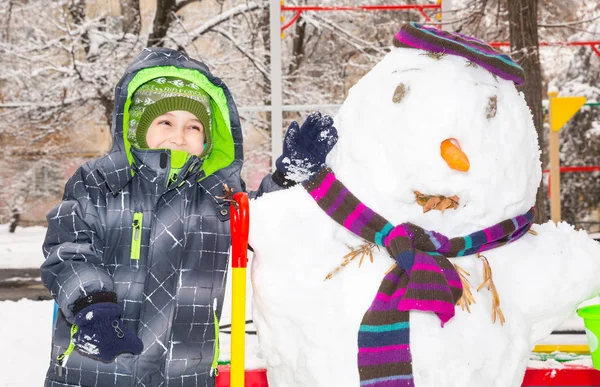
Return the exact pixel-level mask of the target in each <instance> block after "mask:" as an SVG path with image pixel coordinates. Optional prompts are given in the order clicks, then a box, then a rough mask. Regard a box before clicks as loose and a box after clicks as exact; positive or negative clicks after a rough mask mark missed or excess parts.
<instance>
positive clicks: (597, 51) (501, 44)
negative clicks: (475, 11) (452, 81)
mask: <svg viewBox="0 0 600 387" xmlns="http://www.w3.org/2000/svg"><path fill="white" fill-rule="evenodd" d="M489 44H490V46H492V47H510V42H489ZM539 44H540V46H541V47H548V46H590V47H591V48H592V50H593V51H594V53H595V54H596V55H598V56H600V49H599V48H598V47H600V41H599V40H585V41H581V42H540V43H539Z"/></svg>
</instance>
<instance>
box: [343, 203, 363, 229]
mask: <svg viewBox="0 0 600 387" xmlns="http://www.w3.org/2000/svg"><path fill="white" fill-rule="evenodd" d="M365 208H366V206H365V205H364V204H363V203H358V206H356V208H355V209H354V211H352V213H351V214H350V215H349V216H348V217H347V218H346V220H344V227H346V228H347V229H348V230H350V229H351V227H352V223H354V221H355V220H356V219H357V218H358V217H359V216H360V214H361V213H362V212H363V211H364V210H365Z"/></svg>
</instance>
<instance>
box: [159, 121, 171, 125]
mask: <svg viewBox="0 0 600 387" xmlns="http://www.w3.org/2000/svg"><path fill="white" fill-rule="evenodd" d="M158 124H159V125H169V126H171V122H170V121H168V120H161V121H158Z"/></svg>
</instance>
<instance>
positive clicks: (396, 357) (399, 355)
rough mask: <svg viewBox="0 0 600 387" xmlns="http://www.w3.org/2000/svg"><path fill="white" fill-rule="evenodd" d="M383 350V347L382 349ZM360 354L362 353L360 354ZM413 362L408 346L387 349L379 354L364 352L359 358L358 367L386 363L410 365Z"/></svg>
mask: <svg viewBox="0 0 600 387" xmlns="http://www.w3.org/2000/svg"><path fill="white" fill-rule="evenodd" d="M380 348H381V347H380ZM359 353H360V352H359ZM411 360H412V357H411V356H410V350H409V349H408V345H407V346H406V348H402V349H401V348H394V349H391V350H390V349H386V350H383V351H377V352H362V353H361V356H359V357H358V366H359V367H361V366H369V365H376V364H386V363H409V362H410V361H411Z"/></svg>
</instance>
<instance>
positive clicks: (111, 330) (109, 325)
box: [73, 302, 144, 362]
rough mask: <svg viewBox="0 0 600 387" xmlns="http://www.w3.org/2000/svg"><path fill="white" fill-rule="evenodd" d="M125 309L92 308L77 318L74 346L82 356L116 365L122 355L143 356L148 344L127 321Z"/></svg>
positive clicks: (108, 304)
mask: <svg viewBox="0 0 600 387" xmlns="http://www.w3.org/2000/svg"><path fill="white" fill-rule="evenodd" d="M120 316H121V307H120V306H119V304H115V303H112V302H100V303H97V304H92V305H90V306H88V307H86V308H84V309H82V310H81V311H80V312H79V313H77V314H76V315H75V320H74V323H75V325H77V327H78V330H77V333H75V335H73V344H75V348H77V349H78V350H79V351H80V352H82V353H84V354H86V355H88V356H91V357H93V358H96V359H98V360H101V361H104V362H112V361H113V360H114V359H115V358H116V357H117V356H119V355H120V354H122V353H132V354H134V355H139V354H140V353H142V350H143V349H144V344H143V343H142V340H140V338H139V337H137V336H136V335H135V334H133V333H132V332H131V331H130V330H129V329H127V327H126V326H125V324H124V323H123V321H122V320H121V319H120V318H119V317H120Z"/></svg>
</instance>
